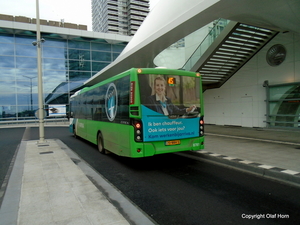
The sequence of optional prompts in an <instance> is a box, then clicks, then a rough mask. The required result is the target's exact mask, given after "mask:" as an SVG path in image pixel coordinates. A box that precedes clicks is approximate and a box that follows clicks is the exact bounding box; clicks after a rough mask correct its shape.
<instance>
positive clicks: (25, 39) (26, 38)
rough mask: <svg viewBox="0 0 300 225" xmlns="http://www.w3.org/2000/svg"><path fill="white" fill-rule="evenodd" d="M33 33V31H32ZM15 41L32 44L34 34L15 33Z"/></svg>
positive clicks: (34, 39)
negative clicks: (21, 34) (22, 34)
mask: <svg viewBox="0 0 300 225" xmlns="http://www.w3.org/2000/svg"><path fill="white" fill-rule="evenodd" d="M34 35H35V33H34ZM15 40H16V43H18V44H28V45H32V42H34V41H36V36H19V35H16V38H15Z"/></svg>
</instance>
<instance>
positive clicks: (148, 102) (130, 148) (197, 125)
mask: <svg viewBox="0 0 300 225" xmlns="http://www.w3.org/2000/svg"><path fill="white" fill-rule="evenodd" d="M69 115H70V117H71V118H70V131H71V132H72V133H73V134H74V136H75V137H76V136H79V137H81V138H83V139H86V140H88V141H90V142H92V143H94V144H96V145H97V146H98V149H99V151H100V152H101V153H107V152H112V153H114V154H117V155H120V156H126V157H132V158H138V157H146V156H153V155H156V154H163V153H171V152H181V151H197V150H201V149H203V148H204V120H203V118H204V111H203V95H202V83H201V76H200V74H199V73H195V72H188V71H182V70H173V69H163V68H155V69H151V68H141V69H136V68H132V69H130V70H128V71H126V72H124V73H121V74H119V75H116V76H114V77H111V78H109V79H107V80H105V81H102V82H100V83H98V84H96V85H94V86H92V87H87V88H84V89H82V90H80V91H78V92H76V93H75V94H74V95H73V96H71V98H70V113H69Z"/></svg>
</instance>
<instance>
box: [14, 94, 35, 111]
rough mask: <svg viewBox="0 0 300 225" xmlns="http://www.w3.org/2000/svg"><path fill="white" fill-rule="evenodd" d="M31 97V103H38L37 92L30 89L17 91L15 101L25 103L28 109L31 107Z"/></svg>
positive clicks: (20, 103)
mask: <svg viewBox="0 0 300 225" xmlns="http://www.w3.org/2000/svg"><path fill="white" fill-rule="evenodd" d="M31 98H32V105H38V93H32V94H31V92H30V91H27V92H23V93H17V103H18V105H26V106H28V109H31Z"/></svg>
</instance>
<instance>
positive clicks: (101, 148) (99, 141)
mask: <svg viewBox="0 0 300 225" xmlns="http://www.w3.org/2000/svg"><path fill="white" fill-rule="evenodd" d="M97 143H98V150H99V152H100V153H102V154H105V153H106V152H105V149H104V145H103V137H102V135H101V133H99V134H98V138H97Z"/></svg>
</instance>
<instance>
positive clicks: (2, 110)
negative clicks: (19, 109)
mask: <svg viewBox="0 0 300 225" xmlns="http://www.w3.org/2000/svg"><path fill="white" fill-rule="evenodd" d="M0 102H1V97H0ZM12 117H16V105H4V106H2V107H0V118H12Z"/></svg>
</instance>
